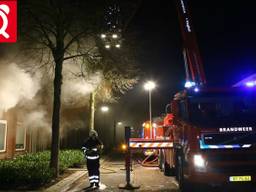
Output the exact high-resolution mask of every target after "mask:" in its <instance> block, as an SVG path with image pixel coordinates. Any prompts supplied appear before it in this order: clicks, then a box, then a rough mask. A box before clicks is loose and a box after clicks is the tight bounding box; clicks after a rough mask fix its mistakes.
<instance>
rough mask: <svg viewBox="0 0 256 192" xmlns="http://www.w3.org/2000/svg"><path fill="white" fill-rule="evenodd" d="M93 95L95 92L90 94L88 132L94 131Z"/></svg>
mask: <svg viewBox="0 0 256 192" xmlns="http://www.w3.org/2000/svg"><path fill="white" fill-rule="evenodd" d="M95 95H96V90H95V91H93V92H91V94H90V126H89V128H90V130H94V115H95Z"/></svg>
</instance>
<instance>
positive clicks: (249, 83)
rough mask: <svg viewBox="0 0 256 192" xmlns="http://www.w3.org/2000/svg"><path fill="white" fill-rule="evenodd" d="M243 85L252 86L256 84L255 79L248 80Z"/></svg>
mask: <svg viewBox="0 0 256 192" xmlns="http://www.w3.org/2000/svg"><path fill="white" fill-rule="evenodd" d="M245 85H246V86H247V87H254V86H256V81H248V82H246V83H245Z"/></svg>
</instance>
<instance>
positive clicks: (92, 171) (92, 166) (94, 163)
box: [82, 136, 102, 187]
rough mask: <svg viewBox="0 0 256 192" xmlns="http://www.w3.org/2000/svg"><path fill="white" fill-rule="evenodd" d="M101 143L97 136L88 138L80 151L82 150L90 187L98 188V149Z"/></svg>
mask: <svg viewBox="0 0 256 192" xmlns="http://www.w3.org/2000/svg"><path fill="white" fill-rule="evenodd" d="M101 146H102V142H101V141H100V140H99V138H98V137H97V136H95V137H89V138H88V139H87V141H86V142H85V143H84V145H83V147H82V149H83V150H84V154H85V158H86V164H87V169H88V173H89V181H90V186H91V187H92V186H93V185H94V184H95V186H96V187H99V182H100V171H99V168H100V149H101Z"/></svg>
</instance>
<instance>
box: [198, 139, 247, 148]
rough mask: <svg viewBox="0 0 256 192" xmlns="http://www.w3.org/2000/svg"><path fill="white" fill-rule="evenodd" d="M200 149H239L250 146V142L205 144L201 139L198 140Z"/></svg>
mask: <svg viewBox="0 0 256 192" xmlns="http://www.w3.org/2000/svg"><path fill="white" fill-rule="evenodd" d="M199 143H200V149H240V148H250V147H251V146H252V144H243V145H241V144H232V145H206V144H204V142H203V141H202V140H200V141H199Z"/></svg>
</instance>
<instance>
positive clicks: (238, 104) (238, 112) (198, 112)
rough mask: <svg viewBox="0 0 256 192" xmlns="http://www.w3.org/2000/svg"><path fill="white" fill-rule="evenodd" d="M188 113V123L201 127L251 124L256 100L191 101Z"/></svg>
mask: <svg viewBox="0 0 256 192" xmlns="http://www.w3.org/2000/svg"><path fill="white" fill-rule="evenodd" d="M189 111H190V116H191V117H190V121H192V122H193V123H194V124H198V125H201V126H209V127H212V126H221V125H225V124H227V123H228V124H229V123H237V125H240V124H241V123H243V124H252V123H253V121H254V120H253V119H254V118H255V116H256V99H255V97H252V96H244V97H241V96H240V97H233V98H232V97H223V98H220V97H218V98H211V99H208V98H200V99H198V98H197V99H195V100H193V99H191V101H190V105H189Z"/></svg>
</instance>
